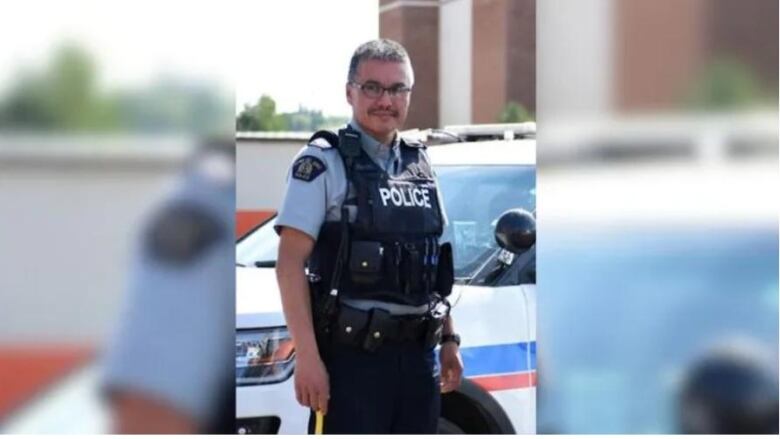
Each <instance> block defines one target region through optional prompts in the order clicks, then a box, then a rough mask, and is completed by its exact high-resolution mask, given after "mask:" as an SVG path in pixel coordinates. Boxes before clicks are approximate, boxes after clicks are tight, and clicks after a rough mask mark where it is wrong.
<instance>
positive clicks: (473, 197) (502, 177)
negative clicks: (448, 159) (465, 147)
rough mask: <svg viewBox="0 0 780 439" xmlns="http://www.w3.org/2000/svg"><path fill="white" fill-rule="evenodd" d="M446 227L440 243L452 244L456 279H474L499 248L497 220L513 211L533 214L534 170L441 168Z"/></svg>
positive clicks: (511, 167)
mask: <svg viewBox="0 0 780 439" xmlns="http://www.w3.org/2000/svg"><path fill="white" fill-rule="evenodd" d="M436 174H437V175H438V177H439V182H440V184H441V192H442V195H443V197H444V208H445V209H446V210H447V219H448V220H449V224H448V226H447V228H446V229H445V231H444V236H443V239H444V240H447V241H450V242H452V246H453V255H454V259H455V277H459V278H468V277H471V276H472V275H473V273H475V272H476V271H477V270H478V269H479V268H480V267H481V265H482V264H483V263H484V262H485V260H486V258H488V257H489V256H490V255H491V254H493V253H494V252H495V250H496V248H498V244H496V240H495V237H494V233H493V232H494V229H495V224H496V221H497V220H498V217H499V216H500V215H501V214H502V213H504V212H505V211H507V210H508V209H513V208H517V207H519V208H523V209H525V210H527V211H529V212H532V213H533V212H535V211H536V172H535V168H534V167H533V166H519V165H514V166H440V167H437V168H436Z"/></svg>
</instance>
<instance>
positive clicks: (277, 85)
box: [236, 0, 379, 115]
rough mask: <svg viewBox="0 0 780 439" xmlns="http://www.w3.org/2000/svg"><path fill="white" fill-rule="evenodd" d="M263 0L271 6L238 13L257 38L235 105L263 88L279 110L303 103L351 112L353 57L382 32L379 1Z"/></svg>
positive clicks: (242, 65)
mask: <svg viewBox="0 0 780 439" xmlns="http://www.w3.org/2000/svg"><path fill="white" fill-rule="evenodd" d="M259 3H263V4H264V5H269V6H268V7H264V8H263V10H262V11H253V13H250V14H246V15H244V16H243V17H241V18H240V19H239V23H240V24H239V25H240V26H245V28H243V29H242V30H241V34H242V35H246V36H247V38H251V39H253V40H254V41H255V42H256V43H257V44H250V45H248V46H250V47H248V48H247V50H246V51H243V53H242V56H241V60H240V61H239V63H238V65H239V68H238V70H237V71H236V75H237V87H236V98H237V99H236V104H237V108H240V107H242V106H243V104H244V103H254V102H256V101H257V99H258V98H259V97H260V96H261V95H262V94H264V93H265V94H269V95H270V96H271V97H273V98H274V99H275V100H276V102H277V109H279V110H280V111H294V110H296V109H297V108H298V105H299V104H300V105H304V106H306V107H309V108H315V109H321V110H323V111H324V112H325V113H326V114H332V115H348V114H350V109H349V106H348V105H347V103H346V98H345V97H344V83H345V82H346V78H347V70H348V67H349V59H350V57H351V56H352V52H353V51H354V50H355V48H356V47H357V46H358V45H360V44H361V43H363V42H365V41H368V40H371V39H374V38H377V37H378V36H379V8H378V5H377V4H378V1H374V0H331V1H317V0H315V1H311V0H285V1H264V2H259ZM270 5H272V6H270ZM304 12H305V13H304ZM244 43H246V41H245V42H244ZM266 43H267V44H266Z"/></svg>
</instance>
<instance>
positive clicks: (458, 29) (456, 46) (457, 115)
mask: <svg viewBox="0 0 780 439" xmlns="http://www.w3.org/2000/svg"><path fill="white" fill-rule="evenodd" d="M471 2H472V0H450V1H447V2H442V4H441V6H440V8H439V125H440V126H442V127H443V126H445V125H457V124H469V123H471V93H472V90H471V39H472V38H471V36H472V24H471V21H472V20H471V15H472V14H471V11H472V4H471Z"/></svg>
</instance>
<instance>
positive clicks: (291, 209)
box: [275, 39, 463, 433]
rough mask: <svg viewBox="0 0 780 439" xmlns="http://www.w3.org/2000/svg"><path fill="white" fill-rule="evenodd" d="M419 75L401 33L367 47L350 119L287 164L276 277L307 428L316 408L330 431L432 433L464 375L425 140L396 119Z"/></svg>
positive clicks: (402, 115) (352, 71) (358, 65)
mask: <svg viewBox="0 0 780 439" xmlns="http://www.w3.org/2000/svg"><path fill="white" fill-rule="evenodd" d="M413 81H414V75H413V71H412V66H411V62H410V60H409V56H408V54H407V53H406V50H405V49H404V48H403V47H402V46H401V45H400V44H398V43H396V42H394V41H390V40H384V39H383V40H375V41H370V42H368V43H365V44H363V45H361V46H360V47H358V48H357V49H356V51H355V53H354V54H353V56H352V59H351V62H350V66H349V74H348V82H347V84H346V97H347V101H348V103H349V104H350V105H351V106H352V120H351V121H350V122H349V125H348V126H347V127H346V128H345V129H343V130H341V131H339V134H338V135H336V134H335V133H327V132H319V133H317V134H315V135H314V136H313V137H312V139H311V140H310V142H309V144H308V145H307V146H305V147H304V148H303V149H302V150H301V151H300V152H299V154H298V155H297V156H296V158H295V159H294V161H293V165H292V168H291V170H290V173H289V175H288V186H287V191H286V194H285V198H284V201H283V204H282V207H281V209H280V211H279V215H278V217H277V220H276V224H275V226H276V230H277V232H278V233H279V234H280V237H281V238H280V245H279V255H278V262H277V278H278V282H279V287H280V290H281V294H282V303H283V307H284V313H285V317H286V320H287V324H288V327H289V330H290V332H291V334H292V336H293V339H294V341H295V346H296V369H295V392H296V398H297V400H298V402H299V403H300V404H301V405H303V406H307V407H310V408H311V409H312V410H313V411H312V417H311V419H310V430H311V429H312V427H313V425H314V421H313V419H314V411H320V412H321V413H323V414H324V415H325V416H324V432H325V433H435V432H436V427H437V421H438V418H439V413H440V393H441V392H448V391H451V390H454V389H455V388H457V387H458V386H459V385H460V379H461V375H462V371H463V365H462V360H461V358H460V354H459V350H458V346H459V344H460V339H459V337H458V335H457V334H456V333H455V330H454V326H453V321H452V318H451V317H450V316H449V312H448V311H449V307H448V304H447V302H446V295H447V294H448V293H449V291H450V289H451V287H452V274H453V273H452V260H451V249H450V247H449V244H447V243H442V242H439V237H440V236H441V233H442V230H443V227H444V225H445V224H446V217H445V213H444V209H443V206H442V204H441V202H442V199H441V196H440V194H439V191H438V187H437V184H436V179H435V176H434V174H433V171H432V169H431V165H430V162H429V159H428V156H427V154H426V153H425V147H424V146H423V145H422V144H419V143H416V142H412V141H409V140H406V139H402V138H401V137H400V136H399V132H398V129H399V128H400V127H401V126H402V125H403V123H404V121H405V119H406V115H407V111H408V108H409V102H410V93H411V89H412V85H413ZM307 270H308V272H307ZM437 343H441V349H440V354H439V355H440V356H439V360H440V361H439V363H440V365H441V371H439V370H438V368H437V365H436V361H435V358H434V352H435V351H434V348H435V346H436V345H437Z"/></svg>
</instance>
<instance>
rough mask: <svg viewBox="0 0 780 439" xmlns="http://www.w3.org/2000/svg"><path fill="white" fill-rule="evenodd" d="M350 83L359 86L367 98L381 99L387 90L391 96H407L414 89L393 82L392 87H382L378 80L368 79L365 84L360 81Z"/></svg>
mask: <svg viewBox="0 0 780 439" xmlns="http://www.w3.org/2000/svg"><path fill="white" fill-rule="evenodd" d="M350 85H352V86H354V87H357V88H359V89H360V90H361V91H362V92H363V94H364V95H366V97H367V98H370V99H379V98H380V97H382V95H383V94H384V93H385V92H387V95H388V96H390V97H391V98H397V97H405V96H406V95H408V94H409V92H410V91H412V87H409V86H407V85H405V84H393V85H391V86H390V87H382V85H380V84H379V83H378V82H376V81H368V82H364V83H363V84H361V83H359V82H350Z"/></svg>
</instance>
